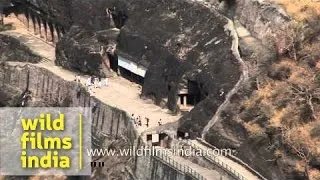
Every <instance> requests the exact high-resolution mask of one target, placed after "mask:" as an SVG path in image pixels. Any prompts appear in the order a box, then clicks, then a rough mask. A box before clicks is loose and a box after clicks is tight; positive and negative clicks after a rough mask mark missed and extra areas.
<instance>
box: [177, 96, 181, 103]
mask: <svg viewBox="0 0 320 180" xmlns="http://www.w3.org/2000/svg"><path fill="white" fill-rule="evenodd" d="M177 104H178V105H181V97H180V96H179V95H178V101H177Z"/></svg>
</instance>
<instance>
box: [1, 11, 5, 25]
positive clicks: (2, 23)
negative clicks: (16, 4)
mask: <svg viewBox="0 0 320 180" xmlns="http://www.w3.org/2000/svg"><path fill="white" fill-rule="evenodd" d="M3 25H4V22H3V12H2V9H0V26H3Z"/></svg>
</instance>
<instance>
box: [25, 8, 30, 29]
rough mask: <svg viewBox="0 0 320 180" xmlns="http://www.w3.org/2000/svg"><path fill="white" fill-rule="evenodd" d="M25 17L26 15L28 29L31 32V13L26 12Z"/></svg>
mask: <svg viewBox="0 0 320 180" xmlns="http://www.w3.org/2000/svg"><path fill="white" fill-rule="evenodd" d="M25 15H26V20H27V24H26V25H27V29H28V31H30V29H29V28H30V14H29V11H28V10H26V12H25Z"/></svg>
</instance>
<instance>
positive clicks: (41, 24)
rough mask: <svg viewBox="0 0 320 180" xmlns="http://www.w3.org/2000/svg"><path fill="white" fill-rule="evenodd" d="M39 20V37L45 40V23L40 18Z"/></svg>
mask: <svg viewBox="0 0 320 180" xmlns="http://www.w3.org/2000/svg"><path fill="white" fill-rule="evenodd" d="M39 20H40V37H41V38H45V39H47V37H46V36H47V33H46V22H45V20H43V19H42V18H40V19H39Z"/></svg>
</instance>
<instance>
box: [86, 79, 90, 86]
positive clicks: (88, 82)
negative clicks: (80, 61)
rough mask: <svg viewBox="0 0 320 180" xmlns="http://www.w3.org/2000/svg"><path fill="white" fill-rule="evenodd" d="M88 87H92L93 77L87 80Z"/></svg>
mask: <svg viewBox="0 0 320 180" xmlns="http://www.w3.org/2000/svg"><path fill="white" fill-rule="evenodd" d="M86 86H87V87H89V86H91V77H89V78H88V79H87V83H86Z"/></svg>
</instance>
